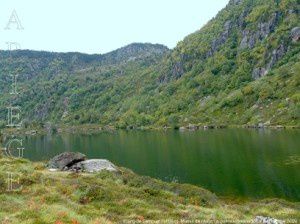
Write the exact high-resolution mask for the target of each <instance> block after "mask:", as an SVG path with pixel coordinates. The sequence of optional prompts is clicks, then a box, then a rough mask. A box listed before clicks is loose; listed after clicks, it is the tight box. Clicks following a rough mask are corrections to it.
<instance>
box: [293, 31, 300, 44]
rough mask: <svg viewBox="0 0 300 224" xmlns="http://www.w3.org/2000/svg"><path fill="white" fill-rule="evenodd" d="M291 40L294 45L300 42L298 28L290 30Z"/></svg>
mask: <svg viewBox="0 0 300 224" xmlns="http://www.w3.org/2000/svg"><path fill="white" fill-rule="evenodd" d="M291 38H292V40H293V42H294V43H296V42H299V41H300V27H294V28H293V29H292V30H291Z"/></svg>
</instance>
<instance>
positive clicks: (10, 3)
mask: <svg viewBox="0 0 300 224" xmlns="http://www.w3.org/2000/svg"><path fill="white" fill-rule="evenodd" d="M228 1H229V0H204V1H203V0H0V49H1V50H7V49H8V44H7V43H8V42H9V43H17V44H10V45H11V49H13V48H19V49H30V50H45V51H53V52H82V53H89V54H93V53H96V54H103V53H106V52H109V51H112V50H115V49H117V48H120V47H123V46H125V45H128V44H130V43H134V42H141V43H159V44H164V45H166V46H168V47H169V48H174V47H175V46H176V44H177V43H178V42H179V41H181V40H182V39H183V38H184V37H185V36H187V35H188V34H190V33H193V32H195V31H197V30H199V29H200V28H201V27H202V26H203V25H205V24H206V23H207V22H208V21H209V20H210V19H212V18H213V17H214V16H215V15H216V14H217V13H218V11H220V10H221V9H222V8H224V7H225V6H226V4H227V3H228ZM14 12H15V13H14ZM18 25H20V26H22V28H23V29H17V27H18ZM5 28H9V29H5ZM15 46H17V47H15Z"/></svg>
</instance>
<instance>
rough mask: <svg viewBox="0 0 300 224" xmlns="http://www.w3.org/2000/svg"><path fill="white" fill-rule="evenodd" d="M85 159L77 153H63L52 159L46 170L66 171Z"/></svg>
mask: <svg viewBox="0 0 300 224" xmlns="http://www.w3.org/2000/svg"><path fill="white" fill-rule="evenodd" d="M85 159H86V156H85V155H84V154H82V153H79V152H64V153H61V154H59V155H57V156H55V157H53V158H52V159H51V160H50V161H49V162H48V168H50V169H59V170H67V169H69V168H70V167H71V166H73V165H74V164H76V163H78V162H82V161H84V160H85Z"/></svg>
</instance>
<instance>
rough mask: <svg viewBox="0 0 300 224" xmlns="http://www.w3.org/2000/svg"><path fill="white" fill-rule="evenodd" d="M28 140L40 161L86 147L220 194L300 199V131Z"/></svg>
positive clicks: (125, 164)
mask: <svg viewBox="0 0 300 224" xmlns="http://www.w3.org/2000/svg"><path fill="white" fill-rule="evenodd" d="M24 143H25V148H26V151H25V157H27V158H29V159H31V160H34V161H37V160H48V159H49V158H51V157H53V156H55V155H57V154H59V153H60V152H63V151H80V152H82V153H84V154H86V155H87V156H88V158H107V159H109V160H111V161H112V162H113V163H115V164H117V165H119V166H123V167H127V168H130V169H132V170H133V171H135V172H136V173H138V174H141V175H147V176H151V177H155V178H159V179H162V180H165V181H178V182H180V183H191V184H196V185H199V186H202V187H204V188H207V189H209V190H211V191H212V192H215V193H216V194H217V195H220V196H229V197H231V196H234V197H250V198H269V197H278V198H286V199H289V200H296V201H299V200H300V131H299V130H244V129H235V130H231V129H227V130H208V131H197V132H179V131H129V132H127V131H118V132H115V133H101V134H96V135H76V134H63V135H49V136H32V137H25V138H24Z"/></svg>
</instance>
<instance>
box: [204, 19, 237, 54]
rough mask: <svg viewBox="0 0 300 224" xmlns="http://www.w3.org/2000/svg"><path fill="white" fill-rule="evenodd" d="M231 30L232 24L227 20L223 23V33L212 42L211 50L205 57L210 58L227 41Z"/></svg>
mask: <svg viewBox="0 0 300 224" xmlns="http://www.w3.org/2000/svg"><path fill="white" fill-rule="evenodd" d="M231 28H232V22H231V21H230V20H227V21H226V22H225V23H224V29H223V32H222V33H221V34H220V36H219V37H218V38H216V39H214V40H213V41H212V44H211V49H210V51H208V53H207V57H211V56H212V55H213V54H214V53H215V52H216V51H218V50H219V49H220V47H221V46H222V45H223V44H225V42H226V41H227V39H228V37H229V34H230V30H231Z"/></svg>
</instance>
